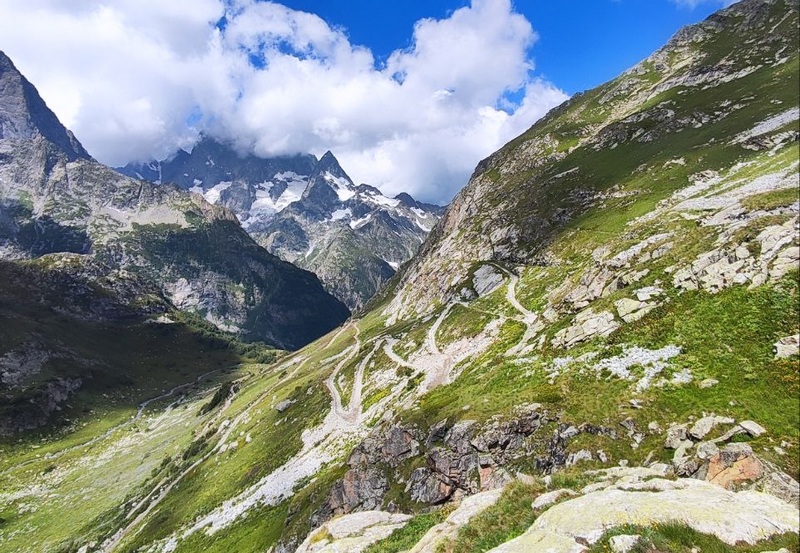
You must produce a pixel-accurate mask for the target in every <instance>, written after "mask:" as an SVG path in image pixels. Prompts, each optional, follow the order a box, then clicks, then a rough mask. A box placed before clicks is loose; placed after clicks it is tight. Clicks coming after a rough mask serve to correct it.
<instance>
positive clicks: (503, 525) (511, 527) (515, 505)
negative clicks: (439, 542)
mask: <svg viewBox="0 0 800 553" xmlns="http://www.w3.org/2000/svg"><path fill="white" fill-rule="evenodd" d="M543 491H544V486H542V484H541V483H538V482H537V483H535V484H524V483H522V482H519V481H515V482H512V483H511V484H509V485H508V487H506V489H505V490H504V491H503V495H502V496H501V497H500V499H499V500H498V501H497V503H495V504H494V505H492V506H491V507H489V508H488V509H486V510H485V511H483V512H482V513H480V514H479V515H477V516H475V517H473V518H472V519H471V520H470V521H469V522H468V523H467V524H466V525H464V526H463V527H462V528H461V529H460V530H459V531H458V535H457V536H456V538H455V540H453V541H452V542H451V543H449V544H446V545H445V546H444V547H442V548H440V549H441V550H442V551H443V552H446V553H473V552H474V553H478V552H481V551H488V550H489V549H492V548H493V547H497V546H498V545H500V544H502V543H505V542H507V541H509V540H511V539H513V538H515V537H517V536H519V535H520V534H522V533H523V532H524V531H525V530H527V529H528V528H529V527H530V526H531V524H533V523H534V521H535V520H536V514H535V512H534V510H533V508H532V507H531V502H532V501H533V500H534V499H536V497H537V496H538V495H539V494H541V493H542V492H543Z"/></svg>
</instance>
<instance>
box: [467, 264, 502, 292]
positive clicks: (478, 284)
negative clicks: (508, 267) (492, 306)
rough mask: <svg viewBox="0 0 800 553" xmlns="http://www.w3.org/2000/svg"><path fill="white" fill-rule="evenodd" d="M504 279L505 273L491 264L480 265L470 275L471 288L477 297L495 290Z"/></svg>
mask: <svg viewBox="0 0 800 553" xmlns="http://www.w3.org/2000/svg"><path fill="white" fill-rule="evenodd" d="M504 281H505V275H503V273H501V272H500V271H498V270H497V268H495V267H494V266H492V265H481V266H480V267H478V269H477V270H476V271H475V273H474V275H473V277H472V288H473V289H474V290H475V292H476V293H477V294H478V297H481V296H485V295H486V294H489V293H491V292H493V291H494V290H497V288H499V287H500V285H501V284H503V282H504Z"/></svg>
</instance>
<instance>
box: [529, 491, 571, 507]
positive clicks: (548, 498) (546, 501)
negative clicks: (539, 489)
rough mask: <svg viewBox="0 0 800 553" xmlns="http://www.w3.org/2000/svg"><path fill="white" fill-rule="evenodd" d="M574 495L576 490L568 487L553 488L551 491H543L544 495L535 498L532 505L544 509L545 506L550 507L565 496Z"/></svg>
mask: <svg viewBox="0 0 800 553" xmlns="http://www.w3.org/2000/svg"><path fill="white" fill-rule="evenodd" d="M567 495H570V496H574V495H576V494H575V491H574V490H570V489H568V488H562V489H560V490H553V491H551V492H547V493H543V494H542V495H540V496H538V497H537V498H536V499H534V500H533V503H532V504H531V507H533V508H534V509H544V508H545V507H549V506H550V505H552V504H553V503H555V502H556V501H558V500H559V499H561V498H562V497H564V496H567Z"/></svg>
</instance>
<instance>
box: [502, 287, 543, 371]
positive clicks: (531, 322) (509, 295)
mask: <svg viewBox="0 0 800 553" xmlns="http://www.w3.org/2000/svg"><path fill="white" fill-rule="evenodd" d="M508 275H509V281H508V289H507V290H506V301H508V303H510V304H511V305H512V306H513V307H514V309H516V310H517V311H519V312H520V314H521V315H522V317H521V318H517V317H515V320H517V321H519V322H521V323H523V324H524V325H525V334H523V335H522V338H520V340H519V342H517V343H516V344H515V345H514V346H512V347H510V348H509V349H508V350H507V351H506V355H507V356H513V355H519V354H520V353H522V352H523V350H524V349H525V348H526V346H527V345H528V342H530V341H531V340H532V339H533V338H534V337H535V336H536V334H537V333H538V332H539V331H540V330H541V327H540V325H539V324H537V323H538V321H539V316H538V315H537V314H536V313H534V312H532V311H530V310H529V309H527V308H525V306H524V305H522V304H521V303H520V302H519V300H517V283H518V282H519V277H518V276H517V275H515V274H514V273H512V272H510V271H509V272H508Z"/></svg>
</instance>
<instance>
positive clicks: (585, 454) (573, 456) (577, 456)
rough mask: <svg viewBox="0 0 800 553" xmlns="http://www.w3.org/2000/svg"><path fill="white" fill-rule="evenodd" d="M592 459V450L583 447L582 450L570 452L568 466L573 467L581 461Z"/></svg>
mask: <svg viewBox="0 0 800 553" xmlns="http://www.w3.org/2000/svg"><path fill="white" fill-rule="evenodd" d="M591 460H592V452H591V451H589V450H588V449H581V450H580V451H576V452H575V453H570V455H569V457H567V466H568V467H571V466H572V465H575V464H577V463H580V462H581V461H591Z"/></svg>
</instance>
